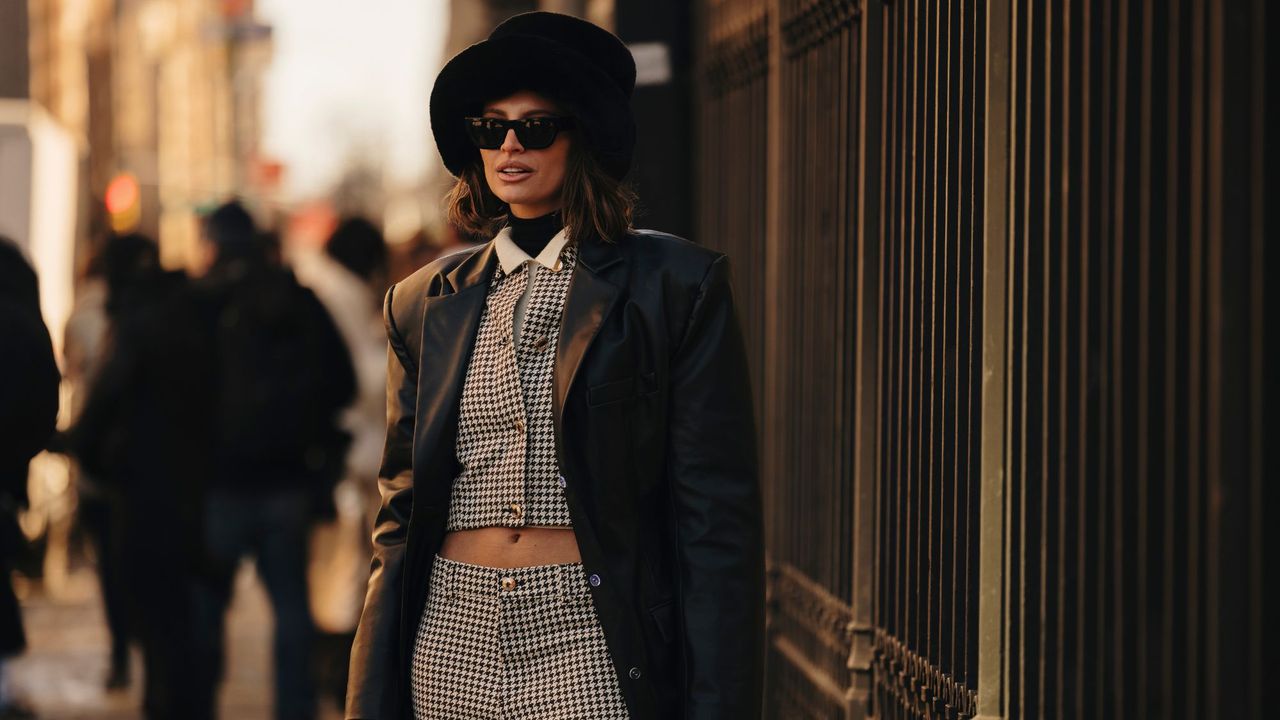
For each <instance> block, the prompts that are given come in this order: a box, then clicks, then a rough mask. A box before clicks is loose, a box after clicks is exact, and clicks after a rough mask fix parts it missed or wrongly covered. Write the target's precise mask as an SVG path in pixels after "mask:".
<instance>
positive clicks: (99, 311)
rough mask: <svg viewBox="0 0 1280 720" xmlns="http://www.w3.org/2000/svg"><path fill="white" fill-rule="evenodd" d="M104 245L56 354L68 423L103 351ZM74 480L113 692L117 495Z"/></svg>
mask: <svg viewBox="0 0 1280 720" xmlns="http://www.w3.org/2000/svg"><path fill="white" fill-rule="evenodd" d="M104 249H105V248H100V249H99V251H98V252H96V253H94V255H93V257H92V258H91V259H90V261H89V266H88V269H87V270H86V271H85V274H84V278H83V280H82V281H81V283H80V284H79V287H78V288H77V292H76V301H75V305H74V306H73V307H72V308H71V315H70V316H69V317H68V318H67V327H66V330H65V331H64V335H63V341H62V357H63V361H64V367H65V369H66V380H67V384H68V386H69V388H70V392H69V393H68V395H67V397H68V403H67V404H68V411H69V412H68V414H69V417H70V421H71V423H72V424H75V423H76V422H77V421H79V419H80V413H81V412H82V411H83V409H84V404H85V402H86V400H87V399H88V397H89V390H90V388H92V387H93V383H94V382H95V381H96V380H97V378H98V370H99V369H100V368H101V366H102V363H103V361H104V360H105V358H106V355H107V346H108V331H109V326H110V321H109V318H108V317H107V292H108V289H107V280H106V276H105V271H104V269H103V261H104V258H103V255H104V252H103V250H104ZM75 478H76V516H77V521H78V523H79V525H80V528H81V529H82V530H83V531H84V532H85V535H86V536H87V539H88V542H89V543H90V544H91V545H92V547H93V552H94V556H95V559H96V561H97V571H98V585H99V588H100V589H101V591H102V608H103V615H104V616H105V617H106V621H107V634H108V636H109V637H110V642H111V648H110V651H109V655H108V670H107V677H106V681H105V683H104V684H105V686H106V689H107V690H119V689H121V688H124V687H127V686H128V684H129V621H128V614H129V611H128V585H127V583H126V580H125V577H124V574H123V573H122V572H121V569H120V568H121V565H120V564H121V562H122V559H123V558H122V555H121V553H122V548H121V547H120V544H121V543H120V540H121V537H120V535H121V532H122V531H123V529H124V528H123V526H122V525H121V524H120V513H121V510H120V498H119V493H117V492H115V490H114V488H113V487H112V486H111V484H110V483H103V482H102V480H101V479H100V478H96V477H94V476H93V475H91V474H90V473H88V472H86V471H85V469H84V468H82V467H77V468H76V473H75Z"/></svg>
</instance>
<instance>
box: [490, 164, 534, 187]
mask: <svg viewBox="0 0 1280 720" xmlns="http://www.w3.org/2000/svg"><path fill="white" fill-rule="evenodd" d="M497 170H498V177H499V178H501V179H503V180H505V181H507V182H520V181H521V180H524V179H525V178H527V177H529V176H530V175H532V174H533V168H531V167H529V166H528V165H525V164H523V163H517V162H508V163H503V164H501V165H499V166H498V169H497Z"/></svg>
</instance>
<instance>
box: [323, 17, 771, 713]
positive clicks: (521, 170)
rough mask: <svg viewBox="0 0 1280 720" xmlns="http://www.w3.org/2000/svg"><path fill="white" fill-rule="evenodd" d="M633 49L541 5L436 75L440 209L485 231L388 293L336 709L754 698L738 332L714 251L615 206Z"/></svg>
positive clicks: (749, 473) (759, 663)
mask: <svg viewBox="0 0 1280 720" xmlns="http://www.w3.org/2000/svg"><path fill="white" fill-rule="evenodd" d="M635 77H636V67H635V61H634V59H633V58H632V55H631V52H630V51H629V50H628V49H627V47H626V45H624V44H623V43H622V42H621V41H620V40H619V39H618V38H617V37H616V36H614V35H612V34H611V33H609V32H608V31H606V30H604V29H601V28H599V27H597V26H595V25H592V24H591V23H588V22H586V21H584V20H580V19H578V18H574V17H571V16H568V15H562V14H557V13H547V12H533V13H524V14H521V15H517V16H515V17H513V18H511V19H509V20H507V21H505V22H504V23H502V24H501V25H499V26H498V27H497V28H496V29H494V31H493V32H492V33H491V34H490V35H489V38H488V39H487V40H485V41H483V42H480V43H477V44H475V45H472V46H471V47H469V48H467V49H465V50H463V51H462V52H461V53H459V54H458V55H456V56H454V57H453V58H452V59H451V60H449V62H448V63H446V65H445V66H444V68H442V69H441V71H440V74H439V76H438V77H437V78H436V82H435V85H434V87H433V90H432V93H431V128H432V132H433V133H434V135H435V140H436V146H437V148H438V149H439V150H440V155H441V157H442V158H443V160H444V163H445V166H446V167H447V168H448V169H449V171H450V172H451V173H453V175H454V176H455V177H456V178H457V182H456V184H455V185H454V187H453V189H452V191H451V192H450V194H449V197H448V200H447V202H448V215H449V218H450V220H451V222H452V223H453V224H454V225H455V226H457V227H459V228H461V229H463V230H464V231H465V232H464V234H465V235H468V236H472V237H482V238H487V241H486V242H485V244H484V245H482V246H480V247H479V248H476V249H467V250H461V251H459V252H456V253H453V254H451V255H446V256H444V257H442V258H440V259H438V260H435V261H434V262H432V263H430V264H429V265H427V266H426V267H424V268H422V269H421V270H419V271H418V272H416V273H414V274H413V275H411V276H409V277H408V278H407V279H405V280H404V281H403V282H400V283H397V284H396V285H394V286H392V288H391V289H390V290H389V291H388V293H387V296H386V304H385V308H386V310H385V313H386V327H387V337H388V341H389V362H388V366H389V367H388V382H387V437H386V444H385V452H384V456H383V462H382V467H381V471H380V472H379V482H380V484H381V487H382V497H383V503H382V506H381V509H380V511H379V514H378V519H377V524H376V527H377V529H376V530H375V532H374V536H373V573H372V574H371V576H370V579H369V586H368V595H367V600H366V602H365V607H364V612H363V614H362V616H361V619H360V625H359V628H358V630H357V631H356V639H355V643H354V645H353V649H352V659H351V676H350V681H349V682H350V688H349V692H348V698H347V717H348V718H364V719H365V720H373V719H376V720H391V719H393V718H401V717H406V716H413V717H416V718H430V719H442V718H459V717H538V718H557V719H560V720H569V719H571V718H573V719H585V718H591V719H592V720H602V719H604V718H634V719H636V720H641V719H644V720H657V719H659V718H677V717H685V718H712V717H715V718H744V719H745V718H758V717H760V713H761V694H760V688H761V687H762V685H763V681H764V657H765V655H764V649H765V636H764V544H763V528H762V524H763V522H762V514H763V513H762V507H761V495H760V486H759V478H758V471H757V465H756V447H755V428H754V419H753V410H752V406H751V388H750V384H749V379H748V374H747V364H746V352H745V348H744V345H743V340H742V334H741V330H740V326H739V322H738V319H737V315H736V311H735V309H734V303H733V298H732V293H731V291H730V275H729V268H728V261H727V259H726V257H725V256H724V255H723V254H722V253H718V252H715V251H712V250H709V249H707V248H704V247H700V246H698V245H695V244H693V243H691V242H689V241H687V240H684V239H682V238H678V237H675V236H672V235H668V234H665V233H661V232H655V231H650V230H636V229H633V228H632V227H631V217H632V210H633V206H634V200H635V198H634V195H633V194H632V193H631V192H630V191H629V190H628V188H627V187H626V185H625V184H624V183H623V178H624V177H625V175H626V174H627V171H628V168H629V167H630V163H631V154H632V149H633V146H634V142H635V136H636V135H635V121H634V118H633V116H632V113H631V108H630V106H629V102H628V99H629V97H630V94H631V91H632V88H633V85H634V83H635Z"/></svg>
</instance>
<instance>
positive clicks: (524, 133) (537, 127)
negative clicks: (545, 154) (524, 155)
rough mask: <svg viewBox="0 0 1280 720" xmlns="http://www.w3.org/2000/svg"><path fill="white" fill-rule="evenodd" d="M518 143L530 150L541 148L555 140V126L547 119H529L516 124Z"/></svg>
mask: <svg viewBox="0 0 1280 720" xmlns="http://www.w3.org/2000/svg"><path fill="white" fill-rule="evenodd" d="M516 137H517V138H518V139H519V140H520V144H521V145H523V146H525V147H526V148H529V149H531V150H541V149H542V148H545V147H548V146H550V145H551V143H553V142H555V140H556V126H555V124H554V123H552V122H550V121H547V120H539V119H529V120H525V121H524V124H523V125H517V126H516Z"/></svg>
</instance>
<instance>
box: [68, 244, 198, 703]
mask: <svg viewBox="0 0 1280 720" xmlns="http://www.w3.org/2000/svg"><path fill="white" fill-rule="evenodd" d="M103 263H104V269H105V273H106V277H107V287H108V291H107V292H108V296H107V315H108V317H109V319H110V323H111V329H110V331H109V332H110V339H109V343H110V346H109V349H108V350H107V356H106V359H105V360H104V362H103V364H102V366H101V369H100V370H99V372H98V377H97V380H96V381H95V382H94V384H93V387H92V389H91V390H90V392H89V397H88V399H87V400H86V402H85V405H84V409H83V411H82V412H81V414H80V418H79V420H78V422H77V423H76V425H75V426H74V427H73V428H72V430H71V432H70V433H69V438H68V445H69V448H70V450H71V452H72V454H74V455H75V456H76V458H77V459H78V460H79V462H80V464H81V466H82V467H83V468H84V470H85V472H88V473H90V474H92V475H93V477H95V478H97V479H98V480H99V482H101V483H102V484H103V485H104V486H106V487H108V488H110V490H111V491H112V492H113V493H114V494H115V496H116V497H117V498H118V499H119V504H118V513H119V517H118V523H116V527H117V529H118V531H119V533H120V536H119V538H118V540H119V543H120V553H119V560H120V563H121V568H120V572H121V573H122V574H123V576H124V577H125V578H126V582H127V585H128V587H129V606H130V610H131V612H130V623H129V625H130V627H131V628H132V629H133V631H134V632H135V634H136V637H137V638H138V640H139V643H140V645H141V646H142V654H143V664H144V670H145V675H146V677H145V688H144V693H143V709H144V712H145V714H146V716H147V717H148V718H156V719H167V718H198V717H200V715H201V712H203V708H202V707H201V706H199V705H197V704H195V703H193V701H192V698H193V693H194V688H195V686H194V684H193V682H192V673H191V657H192V655H193V653H194V648H195V639H194V635H193V627H194V624H195V618H194V615H193V606H192V597H193V593H194V588H195V581H196V578H197V577H198V576H199V573H200V572H201V570H202V568H203V566H204V564H205V559H204V558H205V556H204V552H203V548H202V544H201V540H202V538H201V532H200V530H201V520H202V513H201V506H202V501H203V494H204V490H205V485H206V483H207V471H208V468H209V466H210V461H211V446H210V442H209V438H210V434H211V429H212V426H211V423H210V420H209V419H210V417H211V415H212V407H213V392H212V388H211V379H212V377H213V366H212V363H211V362H210V357H211V344H210V338H209V332H208V329H207V326H206V324H205V321H204V318H203V315H202V314H201V313H200V306H199V304H198V302H197V299H196V296H195V295H194V294H193V292H192V289H191V286H190V283H189V282H188V281H187V279H186V276H185V275H184V274H183V273H181V272H174V271H165V270H163V269H161V267H160V263H159V253H158V248H157V246H156V244H155V242H154V241H152V240H150V239H149V238H146V237H144V236H141V235H125V236H122V237H114V238H111V239H110V240H109V241H108V243H107V246H106V248H105V250H104V257H103Z"/></svg>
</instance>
